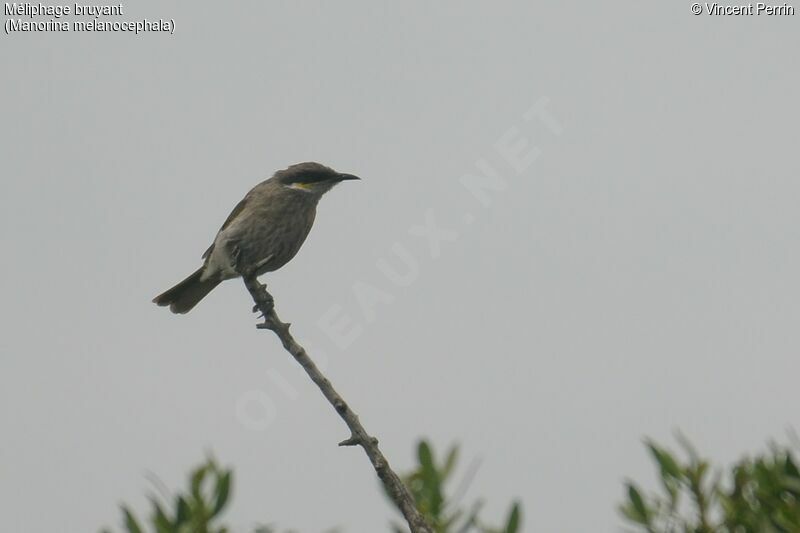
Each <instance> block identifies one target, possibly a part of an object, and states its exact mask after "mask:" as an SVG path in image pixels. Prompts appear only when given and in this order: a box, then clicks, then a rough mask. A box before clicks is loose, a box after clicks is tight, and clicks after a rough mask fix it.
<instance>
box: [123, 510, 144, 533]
mask: <svg viewBox="0 0 800 533" xmlns="http://www.w3.org/2000/svg"><path fill="white" fill-rule="evenodd" d="M122 514H123V515H124V516H125V527H126V528H128V532H129V533H143V532H144V530H143V529H142V526H140V525H139V522H137V521H136V517H134V516H133V513H132V512H131V510H130V509H128V508H127V507H126V506H124V505H123V506H122Z"/></svg>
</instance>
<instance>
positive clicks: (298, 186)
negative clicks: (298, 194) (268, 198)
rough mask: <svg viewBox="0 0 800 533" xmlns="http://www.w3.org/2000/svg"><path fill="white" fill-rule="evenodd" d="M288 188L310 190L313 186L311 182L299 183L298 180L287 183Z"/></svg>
mask: <svg viewBox="0 0 800 533" xmlns="http://www.w3.org/2000/svg"><path fill="white" fill-rule="evenodd" d="M289 188H290V189H300V190H301V191H310V190H311V189H313V188H314V186H313V185H312V184H311V183H301V182H299V181H298V182H295V183H292V184H291V185H289Z"/></svg>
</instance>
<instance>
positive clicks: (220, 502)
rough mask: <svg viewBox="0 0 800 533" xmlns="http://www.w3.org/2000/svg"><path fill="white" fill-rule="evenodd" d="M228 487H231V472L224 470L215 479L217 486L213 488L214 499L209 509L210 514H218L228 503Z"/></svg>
mask: <svg viewBox="0 0 800 533" xmlns="http://www.w3.org/2000/svg"><path fill="white" fill-rule="evenodd" d="M230 487H231V472H230V470H229V471H227V472H225V473H224V474H223V475H222V476H221V477H220V479H219V480H218V481H217V487H216V490H215V493H216V501H215V502H214V509H213V510H212V511H211V514H212V516H216V515H218V514H219V513H220V512H221V511H222V509H223V508H224V507H225V504H226V503H228V496H229V495H230Z"/></svg>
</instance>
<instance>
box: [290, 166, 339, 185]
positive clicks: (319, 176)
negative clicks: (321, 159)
mask: <svg viewBox="0 0 800 533" xmlns="http://www.w3.org/2000/svg"><path fill="white" fill-rule="evenodd" d="M340 178H341V175H340V174H339V173H338V172H336V171H335V170H333V169H332V168H330V167H326V166H325V165H321V164H320V163H314V162H312V161H309V162H306V163H297V164H296V165H292V166H290V167H289V168H285V169H283V170H279V171H278V172H276V173H275V179H276V180H278V181H279V182H281V183H283V184H284V185H289V184H292V183H319V182H321V181H330V180H337V181H338V180H339V179H340Z"/></svg>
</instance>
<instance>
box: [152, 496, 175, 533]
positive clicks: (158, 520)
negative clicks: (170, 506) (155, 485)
mask: <svg viewBox="0 0 800 533" xmlns="http://www.w3.org/2000/svg"><path fill="white" fill-rule="evenodd" d="M149 499H150V504H151V505H152V506H153V516H152V518H151V521H152V522H153V525H155V526H156V531H157V532H158V533H170V532H171V531H172V523H171V522H170V520H169V518H167V515H166V513H164V509H162V508H161V504H159V503H158V500H157V499H156V498H155V497H154V496H150V498H149Z"/></svg>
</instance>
